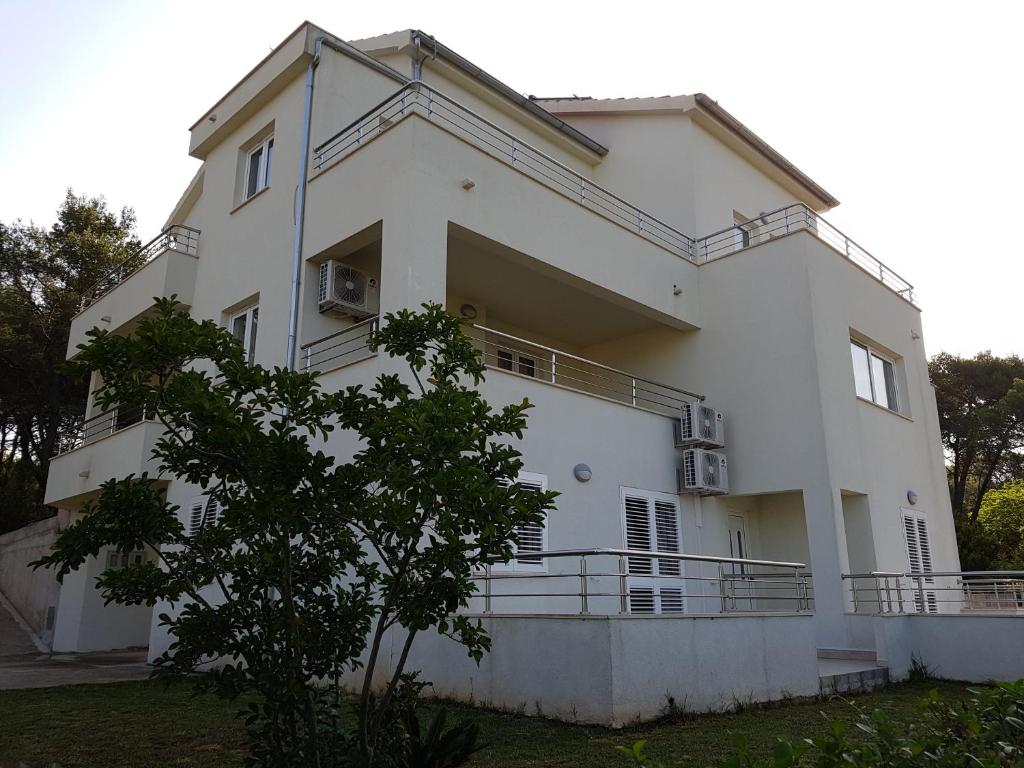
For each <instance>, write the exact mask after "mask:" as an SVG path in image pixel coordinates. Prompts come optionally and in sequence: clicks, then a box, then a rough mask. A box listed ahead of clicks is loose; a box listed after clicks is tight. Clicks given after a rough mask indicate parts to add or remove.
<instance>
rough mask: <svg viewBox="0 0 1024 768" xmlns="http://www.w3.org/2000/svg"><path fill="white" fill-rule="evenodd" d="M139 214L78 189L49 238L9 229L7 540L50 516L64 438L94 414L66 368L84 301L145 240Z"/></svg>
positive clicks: (1, 268)
mask: <svg viewBox="0 0 1024 768" xmlns="http://www.w3.org/2000/svg"><path fill="white" fill-rule="evenodd" d="M134 229H135V215H134V213H133V212H132V211H131V209H128V208H125V209H122V210H121V212H120V213H119V214H114V213H112V212H110V211H109V210H107V205H106V202H105V201H104V200H103V198H87V197H76V196H75V195H74V194H73V193H72V192H71V190H68V192H67V196H66V197H65V199H64V202H63V203H62V204H61V207H60V209H59V210H58V211H57V221H56V223H55V224H54V225H53V226H52V227H51V228H50V229H49V230H45V229H41V228H39V227H36V226H34V225H31V224H29V225H26V224H22V223H21V222H20V221H17V222H15V223H13V224H10V225H6V224H2V223H0V533H2V532H4V531H6V530H10V529H13V528H17V527H18V526H20V525H23V524H24V523H26V522H29V521H31V520H33V519H37V518H39V517H45V516H46V515H47V514H49V513H48V511H47V510H46V509H45V508H44V507H43V506H42V496H43V490H44V489H45V486H46V476H47V472H48V470H49V465H50V457H51V456H52V455H53V452H54V448H55V447H56V445H57V440H58V437H59V435H60V432H61V430H63V429H67V428H68V427H69V426H71V425H72V424H73V423H74V421H75V419H77V418H79V417H80V416H81V414H82V412H83V410H84V407H85V398H86V393H87V387H88V380H87V379H86V378H83V375H82V372H81V371H80V370H79V371H78V372H77V373H70V372H69V371H68V369H66V368H65V367H64V366H63V365H62V363H63V362H64V358H65V355H66V353H67V344H68V330H69V328H70V326H71V319H72V318H73V317H74V315H75V314H76V313H77V312H78V308H79V303H80V300H81V296H82V294H83V293H84V292H85V290H86V289H87V288H89V287H90V286H91V285H92V284H94V283H96V282H97V281H99V280H101V279H102V278H103V277H105V276H106V275H108V274H109V273H110V271H111V270H112V269H113V268H114V267H115V266H117V265H119V264H122V263H126V264H128V265H129V266H131V264H132V259H133V254H135V253H136V252H137V251H138V247H139V241H138V239H137V238H136V237H135V235H134Z"/></svg>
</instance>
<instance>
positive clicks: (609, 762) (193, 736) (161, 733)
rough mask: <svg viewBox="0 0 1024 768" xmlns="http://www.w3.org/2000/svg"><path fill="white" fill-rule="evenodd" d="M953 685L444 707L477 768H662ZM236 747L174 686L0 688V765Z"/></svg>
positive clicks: (199, 703) (216, 709)
mask: <svg viewBox="0 0 1024 768" xmlns="http://www.w3.org/2000/svg"><path fill="white" fill-rule="evenodd" d="M965 687H966V686H964V685H961V684H957V683H946V682H929V683H915V684H904V685H896V686H891V687H889V688H887V689H885V690H884V691H881V692H877V693H871V694H864V695H860V696H856V697H852V698H851V699H849V700H847V701H842V700H838V699H834V700H830V701H818V702H810V703H801V704H789V705H786V706H778V707H773V708H768V709H751V710H748V711H745V712H740V713H737V714H723V715H703V716H700V717H696V718H688V719H685V720H679V721H676V722H668V721H666V722H660V723H656V724H651V725H645V726H640V727H636V728H629V729H625V730H621V731H613V730H608V729H605V728H595V727H585V726H574V725H565V724H563V723H557V722H553V721H550V720H544V719H542V718H537V717H525V716H522V715H507V714H499V713H495V712H490V711H485V710H478V709H472V708H469V707H463V706H457V705H453V706H452V707H451V709H452V714H454V715H455V716H456V717H458V718H461V719H465V720H475V721H477V722H478V723H479V724H480V728H481V731H482V734H483V740H484V741H486V742H487V743H488V744H489V745H490V746H489V747H488V748H487V749H486V750H484V751H483V752H480V753H479V754H478V756H477V758H476V761H475V763H474V765H477V766H500V767H502V768H505V767H507V768H527V767H530V768H538V767H539V766H586V767H587V768H604V767H605V766H608V767H616V766H617V767H618V768H626V766H627V763H626V762H625V761H624V759H623V758H622V757H621V756H620V755H618V754H617V753H616V752H615V749H614V747H615V746H616V745H620V744H630V743H632V742H633V741H635V740H636V739H646V740H647V742H648V751H649V752H650V753H651V755H652V756H653V757H656V758H658V759H659V760H662V761H664V762H665V763H666V764H667V765H686V766H713V765H715V764H716V763H717V761H718V760H719V759H720V758H722V757H723V756H725V755H727V754H728V753H729V751H730V749H731V743H732V742H731V737H730V734H731V733H732V732H734V731H743V732H745V733H747V734H748V735H749V737H750V744H751V747H752V750H753V751H756V752H758V753H766V752H767V751H768V750H769V749H770V747H771V745H772V744H773V743H774V741H775V739H776V738H777V737H787V738H790V739H794V738H803V737H814V736H820V735H823V734H824V733H825V731H826V725H825V722H826V721H825V716H827V717H830V718H843V719H847V720H850V719H853V718H854V717H856V713H855V711H854V709H853V705H852V704H851V702H852V703H853V704H855V705H856V706H857V707H861V708H863V709H867V710H871V709H876V708H879V709H883V710H886V711H887V712H888V713H889V714H890V715H891V716H892V717H893V718H894V719H896V720H899V721H904V722H905V721H909V720H911V719H912V718H914V717H915V712H916V704H917V701H918V700H919V699H920V698H922V697H923V696H925V695H926V694H927V693H928V691H929V690H930V689H931V688H938V689H939V691H940V692H941V693H942V694H943V695H945V696H946V697H947V698H949V699H958V698H963V697H964V696H965V695H966V693H965ZM854 730H855V729H854ZM241 748H242V726H241V722H240V721H239V720H237V719H236V718H235V716H234V709H233V707H232V706H230V705H227V704H225V703H223V702H220V701H218V700H217V699H215V698H212V697H206V696H204V697H200V698H192V697H191V695H190V688H189V686H188V685H186V684H177V685H173V686H171V687H169V688H165V687H164V686H163V685H162V684H156V683H151V682H128V683H112V684H107V685H78V686H68V687H64V688H40V689H34V690H23V691H0V768H14V767H15V766H18V765H19V764H26V765H28V766H30V767H31V768H36V766H47V765H49V764H50V763H54V762H59V763H60V764H61V765H62V766H63V768H127V767H128V766H131V767H132V768H141V767H142V766H161V767H162V766H188V767H189V768H228V767H229V766H231V767H232V768H233V767H234V766H238V765H240V764H241V754H242V753H241Z"/></svg>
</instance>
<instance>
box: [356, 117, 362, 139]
mask: <svg viewBox="0 0 1024 768" xmlns="http://www.w3.org/2000/svg"><path fill="white" fill-rule="evenodd" d="M362 142H363V121H362V120H360V121H359V125H358V126H356V144H361V143H362Z"/></svg>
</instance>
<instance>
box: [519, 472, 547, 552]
mask: <svg viewBox="0 0 1024 768" xmlns="http://www.w3.org/2000/svg"><path fill="white" fill-rule="evenodd" d="M516 482H518V483H519V485H520V487H521V488H523V489H525V490H530V491H537V492H539V491H543V490H544V486H545V484H546V479H542V478H541V477H540V476H536V477H532V476H521V477H520V478H518V479H517V481H516ZM546 522H547V521H546V520H544V521H542V522H540V523H532V524H529V525H518V526H516V534H517V535H518V536H519V545H518V546H517V547H516V562H517V563H520V564H523V565H537V566H540V565H543V564H544V561H543V560H542V559H541V558H539V557H529V556H524V555H529V553H531V552H543V551H544V528H545V523H546Z"/></svg>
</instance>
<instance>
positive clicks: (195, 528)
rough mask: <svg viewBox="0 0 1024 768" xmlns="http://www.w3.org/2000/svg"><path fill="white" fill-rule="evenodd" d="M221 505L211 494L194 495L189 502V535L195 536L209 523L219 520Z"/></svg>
mask: <svg viewBox="0 0 1024 768" xmlns="http://www.w3.org/2000/svg"><path fill="white" fill-rule="evenodd" d="M219 516H220V505H219V504H218V503H217V502H216V501H214V500H213V499H211V498H210V496H209V494H204V495H202V496H194V497H193V498H192V501H191V502H190V503H189V515H188V535H189V536H195V535H196V534H197V533H199V531H200V530H202V529H203V528H204V527H205V526H207V525H212V524H213V523H216V522H217V518H218V517H219Z"/></svg>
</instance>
